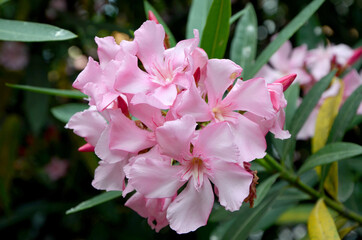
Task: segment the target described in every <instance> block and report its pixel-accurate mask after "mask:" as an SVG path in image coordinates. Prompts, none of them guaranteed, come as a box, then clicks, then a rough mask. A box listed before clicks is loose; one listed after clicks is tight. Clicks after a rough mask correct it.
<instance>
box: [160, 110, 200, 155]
mask: <svg viewBox="0 0 362 240" xmlns="http://www.w3.org/2000/svg"><path fill="white" fill-rule="evenodd" d="M195 128H196V122H195V119H194V118H193V117H192V116H189V115H186V116H184V117H182V118H181V119H177V120H174V121H168V122H165V124H164V125H163V126H162V127H159V128H157V129H156V140H157V143H158V145H159V146H160V149H161V152H162V153H163V154H166V155H168V156H169V157H171V158H174V159H176V160H182V159H185V158H186V159H187V158H189V157H190V142H191V139H192V137H193V136H194V132H195Z"/></svg>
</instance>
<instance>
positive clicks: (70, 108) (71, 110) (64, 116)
mask: <svg viewBox="0 0 362 240" xmlns="http://www.w3.org/2000/svg"><path fill="white" fill-rule="evenodd" d="M88 107H89V106H88V105H87V104H81V103H68V104H64V105H61V106H57V107H53V108H52V109H51V112H52V114H53V115H54V117H55V118H56V119H58V120H59V121H61V122H64V123H67V122H68V121H69V119H70V118H71V117H72V116H73V115H74V114H75V113H77V112H81V111H83V110H85V109H87V108H88Z"/></svg>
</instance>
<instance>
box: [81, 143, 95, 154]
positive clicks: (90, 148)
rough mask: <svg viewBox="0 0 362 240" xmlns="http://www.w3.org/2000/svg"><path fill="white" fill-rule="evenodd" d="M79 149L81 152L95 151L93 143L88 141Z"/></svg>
mask: <svg viewBox="0 0 362 240" xmlns="http://www.w3.org/2000/svg"><path fill="white" fill-rule="evenodd" d="M78 151H79V152H94V147H93V146H92V145H91V144H89V143H86V144H84V145H83V146H81V147H80V148H78Z"/></svg>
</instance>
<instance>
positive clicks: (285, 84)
mask: <svg viewBox="0 0 362 240" xmlns="http://www.w3.org/2000/svg"><path fill="white" fill-rule="evenodd" d="M296 77H297V74H295V73H293V74H289V75H287V76H284V77H282V78H279V79H277V80H276V81H275V82H274V83H281V84H282V85H283V92H285V90H287V89H288V87H289V86H290V85H291V84H292V83H293V81H294V79H295V78H296Z"/></svg>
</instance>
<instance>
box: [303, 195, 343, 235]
mask: <svg viewBox="0 0 362 240" xmlns="http://www.w3.org/2000/svg"><path fill="white" fill-rule="evenodd" d="M308 234H309V237H310V239H316V240H319V239H320V240H323V239H330V240H339V239H340V238H339V235H338V231H337V228H336V225H335V224H334V221H333V218H332V216H331V215H330V214H329V212H328V209H327V207H326V205H325V204H324V201H323V199H319V200H318V202H317V204H316V205H315V207H314V208H313V210H312V212H311V214H310V215H309V218H308Z"/></svg>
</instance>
